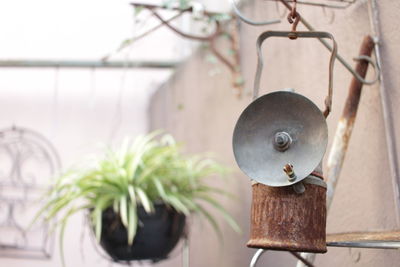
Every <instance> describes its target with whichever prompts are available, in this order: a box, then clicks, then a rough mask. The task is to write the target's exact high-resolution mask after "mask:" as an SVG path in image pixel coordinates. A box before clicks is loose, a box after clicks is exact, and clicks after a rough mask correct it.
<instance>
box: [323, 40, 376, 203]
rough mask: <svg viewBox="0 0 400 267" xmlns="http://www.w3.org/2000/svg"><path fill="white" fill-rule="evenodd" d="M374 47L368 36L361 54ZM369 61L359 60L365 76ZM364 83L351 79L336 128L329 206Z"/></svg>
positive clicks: (330, 160)
mask: <svg viewBox="0 0 400 267" xmlns="http://www.w3.org/2000/svg"><path fill="white" fill-rule="evenodd" d="M373 49H374V40H373V39H372V37H371V36H366V37H365V38H364V40H363V43H362V45H361V50H360V56H371V54H372V51H373ZM368 65H369V64H368V62H366V61H363V60H362V61H359V62H358V63H357V66H356V69H355V70H356V71H357V73H358V74H359V75H360V76H361V77H363V78H365V76H366V74H367V70H368ZM362 86H363V84H362V83H361V82H360V81H359V80H357V79H356V78H355V77H353V79H352V80H351V84H350V89H349V94H348V96H347V99H346V103H345V106H344V109H343V112H342V116H341V118H340V119H339V123H338V126H337V128H336V134H335V137H334V139H333V143H332V148H331V151H330V153H329V156H328V162H327V184H328V196H327V208H328V210H329V207H330V205H331V203H332V200H333V195H334V192H335V188H336V184H337V182H338V179H339V175H340V171H341V170H342V165H343V162H344V159H345V156H346V151H347V147H348V144H349V141H350V137H351V133H352V131H353V126H354V122H355V119H356V116H357V110H358V104H359V103H360V97H361V89H362Z"/></svg>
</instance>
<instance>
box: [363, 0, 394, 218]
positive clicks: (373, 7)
mask: <svg viewBox="0 0 400 267" xmlns="http://www.w3.org/2000/svg"><path fill="white" fill-rule="evenodd" d="M368 4H369V5H368V9H369V17H370V21H371V28H372V32H373V34H374V39H375V57H376V61H377V64H378V68H379V69H380V75H379V90H380V95H381V97H380V99H381V106H382V113H383V123H384V126H385V135H386V148H387V153H388V158H389V166H390V173H391V176H392V184H393V191H394V192H393V193H394V199H395V203H396V208H397V209H396V221H397V225H400V170H399V165H398V164H399V159H398V154H397V142H396V132H395V129H394V120H393V116H392V114H393V113H392V109H391V106H390V95H389V91H388V90H387V88H386V87H385V81H384V79H383V72H382V67H383V66H382V57H381V44H380V36H381V33H380V23H379V11H378V5H377V1H376V0H370V1H368Z"/></svg>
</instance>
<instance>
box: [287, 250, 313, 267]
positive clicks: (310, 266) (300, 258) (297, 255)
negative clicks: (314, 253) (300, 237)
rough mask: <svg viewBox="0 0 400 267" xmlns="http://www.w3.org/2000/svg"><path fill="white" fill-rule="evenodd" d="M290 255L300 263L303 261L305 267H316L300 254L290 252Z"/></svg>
mask: <svg viewBox="0 0 400 267" xmlns="http://www.w3.org/2000/svg"><path fill="white" fill-rule="evenodd" d="M290 254H292V255H293V256H295V257H296V258H297V259H298V260H299V261H301V262H302V263H303V264H304V265H305V266H307V267H314V264H312V262H310V261H308V260H307V259H305V258H303V257H302V256H300V255H299V253H296V252H293V251H290Z"/></svg>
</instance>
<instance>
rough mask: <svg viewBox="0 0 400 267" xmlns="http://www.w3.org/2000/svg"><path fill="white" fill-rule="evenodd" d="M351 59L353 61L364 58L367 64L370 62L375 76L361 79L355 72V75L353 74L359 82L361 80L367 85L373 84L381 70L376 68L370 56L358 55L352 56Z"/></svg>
mask: <svg viewBox="0 0 400 267" xmlns="http://www.w3.org/2000/svg"><path fill="white" fill-rule="evenodd" d="M353 60H355V61H360V60H365V61H367V62H368V63H369V64H371V66H372V68H373V69H374V70H375V78H374V79H373V80H372V81H367V80H365V79H363V78H362V77H361V76H360V75H359V74H358V73H356V74H357V75H354V76H356V78H357V80H359V81H360V82H362V83H364V84H368V85H371V84H374V83H376V82H377V81H378V80H379V77H380V74H381V70H380V69H379V68H378V66H377V65H376V63H375V61H373V60H372V58H371V57H369V56H358V57H355V58H353Z"/></svg>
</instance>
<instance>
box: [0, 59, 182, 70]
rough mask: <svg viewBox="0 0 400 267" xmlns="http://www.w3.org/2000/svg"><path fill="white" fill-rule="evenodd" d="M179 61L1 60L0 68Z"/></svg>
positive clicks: (159, 65)
mask: <svg viewBox="0 0 400 267" xmlns="http://www.w3.org/2000/svg"><path fill="white" fill-rule="evenodd" d="M178 64H179V62H178V61H84V60H0V68H59V67H61V68H106V69H121V68H127V69H132V68H137V69H171V68H175V67H176V66H177V65H178Z"/></svg>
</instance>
